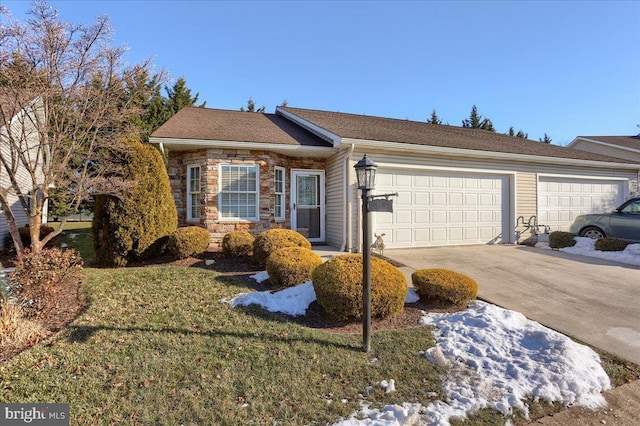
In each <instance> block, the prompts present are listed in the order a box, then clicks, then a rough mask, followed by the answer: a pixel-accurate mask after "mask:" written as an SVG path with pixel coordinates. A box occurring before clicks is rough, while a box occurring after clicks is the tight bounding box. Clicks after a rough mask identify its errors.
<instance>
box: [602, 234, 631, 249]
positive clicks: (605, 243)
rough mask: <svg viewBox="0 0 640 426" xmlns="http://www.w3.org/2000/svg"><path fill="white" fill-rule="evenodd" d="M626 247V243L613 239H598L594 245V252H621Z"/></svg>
mask: <svg viewBox="0 0 640 426" xmlns="http://www.w3.org/2000/svg"><path fill="white" fill-rule="evenodd" d="M628 245H629V243H628V242H626V241H624V240H621V239H620V238H614V237H604V238H599V239H598V240H596V244H595V246H596V250H600V251H623V250H624V249H625V248H627V246H628Z"/></svg>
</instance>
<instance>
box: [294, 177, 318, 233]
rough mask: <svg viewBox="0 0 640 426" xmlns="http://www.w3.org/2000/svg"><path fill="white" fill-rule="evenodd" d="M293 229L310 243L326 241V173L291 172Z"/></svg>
mask: <svg viewBox="0 0 640 426" xmlns="http://www.w3.org/2000/svg"><path fill="white" fill-rule="evenodd" d="M291 201H292V202H291V229H293V230H294V231H298V232H299V233H301V234H302V235H304V236H305V238H306V239H308V240H309V241H310V242H321V241H324V238H325V237H324V232H325V231H324V171H323V170H293V171H292V172H291Z"/></svg>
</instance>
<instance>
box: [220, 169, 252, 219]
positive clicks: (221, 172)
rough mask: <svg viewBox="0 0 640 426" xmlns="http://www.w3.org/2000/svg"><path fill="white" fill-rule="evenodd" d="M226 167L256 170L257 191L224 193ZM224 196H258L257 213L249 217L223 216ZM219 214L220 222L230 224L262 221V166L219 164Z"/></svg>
mask: <svg viewBox="0 0 640 426" xmlns="http://www.w3.org/2000/svg"><path fill="white" fill-rule="evenodd" d="M225 167H238V168H240V167H244V168H253V169H255V172H256V182H255V183H256V186H255V188H256V189H255V191H224V190H223V189H222V181H223V176H222V175H223V170H224V169H225ZM223 194H255V196H256V207H255V211H254V212H253V216H247V217H228V216H227V217H224V216H222V211H223V204H222V195H223ZM218 212H219V217H218V220H219V221H222V222H224V221H228V222H235V221H246V222H254V221H257V220H259V219H260V166H259V165H257V164H230V163H225V164H222V163H221V164H219V165H218Z"/></svg>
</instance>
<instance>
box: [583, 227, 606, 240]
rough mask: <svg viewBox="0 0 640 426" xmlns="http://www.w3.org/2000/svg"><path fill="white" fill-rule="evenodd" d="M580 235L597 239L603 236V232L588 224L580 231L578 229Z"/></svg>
mask: <svg viewBox="0 0 640 426" xmlns="http://www.w3.org/2000/svg"><path fill="white" fill-rule="evenodd" d="M580 236H581V237H586V238H591V239H592V240H597V239H599V238H604V237H605V235H604V232H602V231H601V230H600V229H598V228H596V227H593V226H590V227H588V228H584V229H583V230H582V231H580Z"/></svg>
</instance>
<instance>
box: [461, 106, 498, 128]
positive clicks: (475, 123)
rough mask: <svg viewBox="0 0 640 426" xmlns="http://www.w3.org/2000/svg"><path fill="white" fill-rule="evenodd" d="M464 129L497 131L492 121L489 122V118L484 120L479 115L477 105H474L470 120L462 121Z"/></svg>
mask: <svg viewBox="0 0 640 426" xmlns="http://www.w3.org/2000/svg"><path fill="white" fill-rule="evenodd" d="M462 127H469V128H472V129H482V130H488V131H490V132H495V131H496V129H495V128H494V127H493V123H492V122H491V120H489V119H488V118H482V116H481V115H480V114H478V107H477V106H476V105H473V107H472V108H471V114H470V115H469V118H465V119H464V120H462Z"/></svg>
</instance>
